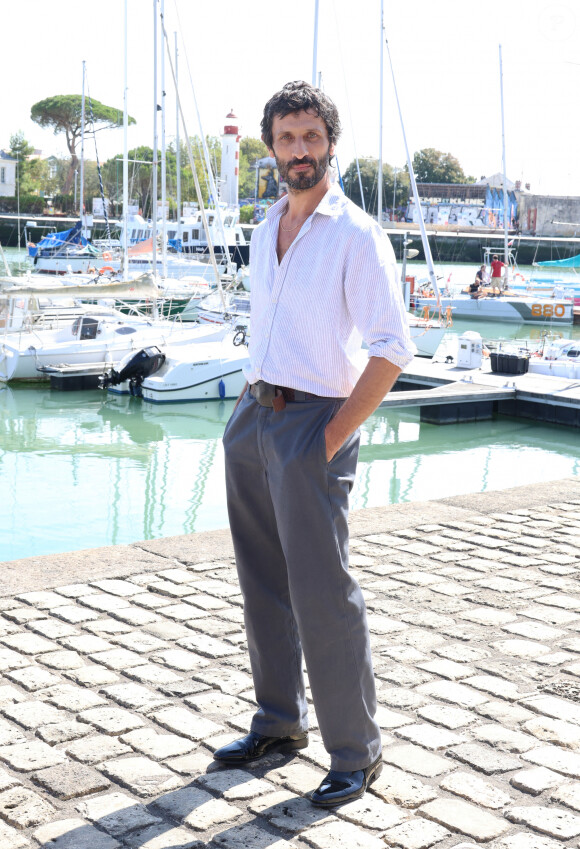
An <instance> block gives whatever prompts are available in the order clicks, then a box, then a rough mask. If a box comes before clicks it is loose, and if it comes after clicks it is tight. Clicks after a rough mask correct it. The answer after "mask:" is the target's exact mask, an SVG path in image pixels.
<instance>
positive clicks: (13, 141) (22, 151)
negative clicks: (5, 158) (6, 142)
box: [10, 130, 34, 195]
mask: <svg viewBox="0 0 580 849" xmlns="http://www.w3.org/2000/svg"><path fill="white" fill-rule="evenodd" d="M33 153H34V148H33V147H32V146H31V145H30V144H29V143H28V142H27V141H26V139H25V138H24V133H23V132H22V130H18V132H16V133H14V134H13V135H11V136H10V156H12V158H13V159H16V161H17V163H18V164H17V166H16V192H17V194H21V195H22V194H33V189H31V182H32V178H31V173H30V172H31V163H30V160H29V159H28V157H29V156H31V154H33Z"/></svg>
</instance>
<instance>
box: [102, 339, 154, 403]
mask: <svg viewBox="0 0 580 849" xmlns="http://www.w3.org/2000/svg"><path fill="white" fill-rule="evenodd" d="M164 362H165V354H164V353H163V352H162V351H160V350H159V348H157V347H156V346H155V345H152V346H151V347H150V348H142V350H141V351H138V352H137V353H136V354H127V356H126V357H125V358H124V359H122V360H121V362H120V363H119V370H118V371H116V370H115V369H111V371H110V372H109V373H108V374H104V375H103V376H102V378H101V382H100V386H101V389H107V388H108V387H109V386H118V385H119V383H124V382H125V381H127V380H128V381H129V390H130V392H131V395H141V384H142V383H143V381H144V380H145V378H146V377H149V375H150V374H155V372H156V371H159V369H160V368H161V366H162V365H163V363H164Z"/></svg>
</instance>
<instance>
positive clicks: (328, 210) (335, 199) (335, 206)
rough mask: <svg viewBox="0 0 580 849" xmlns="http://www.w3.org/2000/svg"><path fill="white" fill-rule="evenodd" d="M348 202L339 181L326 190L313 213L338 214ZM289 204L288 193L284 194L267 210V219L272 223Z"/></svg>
mask: <svg viewBox="0 0 580 849" xmlns="http://www.w3.org/2000/svg"><path fill="white" fill-rule="evenodd" d="M346 202H347V199H346V196H345V194H344V192H343V191H342V189H341V188H340V184H339V183H338V181H337V182H335V183H332V185H331V186H330V188H329V190H328V191H327V192H326V194H325V195H324V197H323V198H322V200H321V201H320V203H319V204H318V206H317V207H316V209H315V210H314V213H313V214H315V213H317V212H319V213H320V214H321V215H328V216H330V217H332V216H333V215H336V214H337V213H338V212H340V210H341V209H342V208H343V207H344V206H345V204H346ZM287 206H288V195H284V197H282V198H280V200H278V201H276V203H275V204H274V205H273V206H271V207H270V209H269V210H268V211H267V213H266V218H267V220H268V221H269V222H271V223H274V222H275V221H276V219H277V218H280V216H281V215H282V213H283V212H285V211H286V207H287Z"/></svg>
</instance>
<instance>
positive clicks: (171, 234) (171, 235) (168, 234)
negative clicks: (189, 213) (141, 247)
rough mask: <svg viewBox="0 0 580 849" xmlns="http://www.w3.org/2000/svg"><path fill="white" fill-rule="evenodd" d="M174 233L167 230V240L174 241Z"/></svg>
mask: <svg viewBox="0 0 580 849" xmlns="http://www.w3.org/2000/svg"><path fill="white" fill-rule="evenodd" d="M175 232H176V231H175V230H168V231H167V238H168V239H175Z"/></svg>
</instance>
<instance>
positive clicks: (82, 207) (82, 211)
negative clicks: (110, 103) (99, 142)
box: [79, 59, 86, 236]
mask: <svg viewBox="0 0 580 849" xmlns="http://www.w3.org/2000/svg"><path fill="white" fill-rule="evenodd" d="M85 64H86V63H85V60H84V59H83V88H82V98H81V104H82V105H81V187H80V188H81V191H80V200H79V211H80V218H81V233H82V235H83V236H84V235H85V230H84V228H85Z"/></svg>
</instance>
